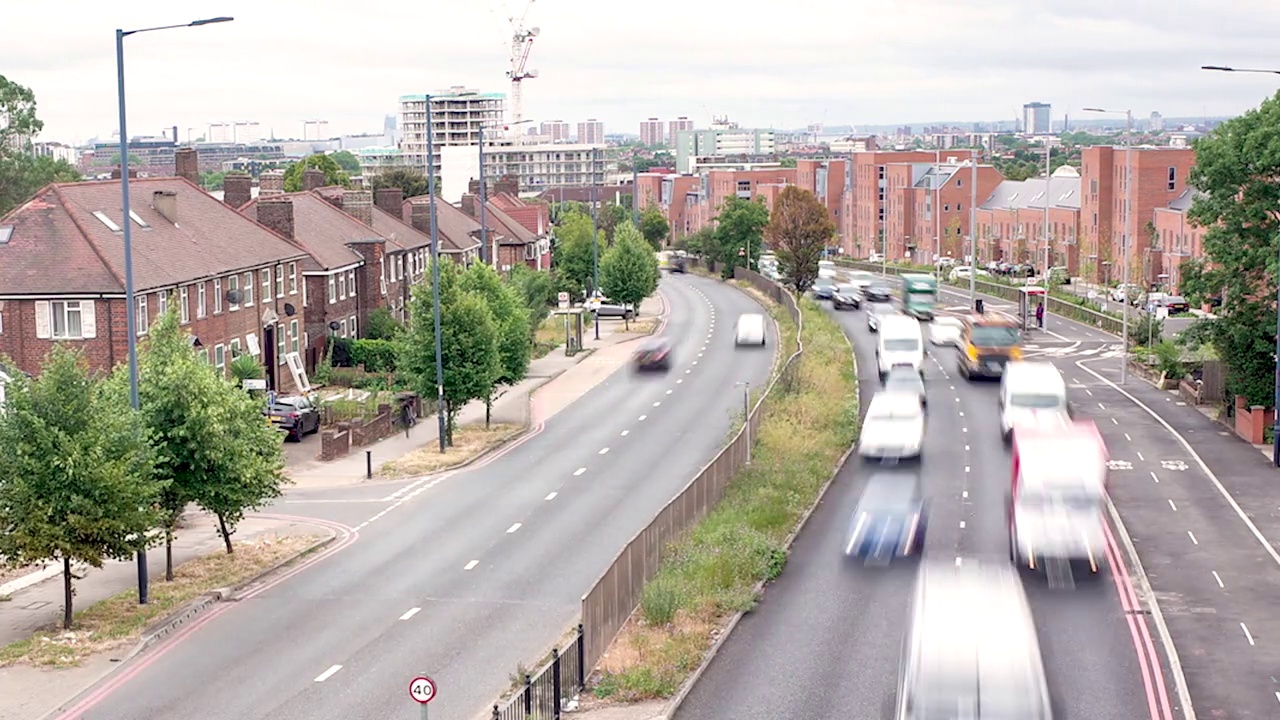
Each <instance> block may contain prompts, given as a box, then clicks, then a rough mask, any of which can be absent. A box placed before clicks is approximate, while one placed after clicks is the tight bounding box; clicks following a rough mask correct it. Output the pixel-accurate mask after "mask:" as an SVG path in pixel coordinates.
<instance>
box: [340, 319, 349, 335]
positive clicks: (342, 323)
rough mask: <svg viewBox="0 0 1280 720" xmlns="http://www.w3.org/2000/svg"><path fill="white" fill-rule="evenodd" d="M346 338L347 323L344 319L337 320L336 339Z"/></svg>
mask: <svg viewBox="0 0 1280 720" xmlns="http://www.w3.org/2000/svg"><path fill="white" fill-rule="evenodd" d="M346 336H347V321H346V320H345V319H344V320H339V321H338V337H341V338H344V337H346Z"/></svg>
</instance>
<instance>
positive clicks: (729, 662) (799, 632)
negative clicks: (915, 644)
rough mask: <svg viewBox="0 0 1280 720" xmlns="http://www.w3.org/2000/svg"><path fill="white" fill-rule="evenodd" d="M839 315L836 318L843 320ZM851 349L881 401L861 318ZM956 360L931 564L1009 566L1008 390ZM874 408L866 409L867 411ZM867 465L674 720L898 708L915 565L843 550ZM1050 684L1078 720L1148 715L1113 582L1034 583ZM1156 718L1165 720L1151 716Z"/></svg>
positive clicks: (941, 414) (935, 488) (874, 713)
mask: <svg viewBox="0 0 1280 720" xmlns="http://www.w3.org/2000/svg"><path fill="white" fill-rule="evenodd" d="M833 312H834V311H833ZM835 315H836V317H837V318H838V319H839V321H840V323H841V324H842V326H843V327H844V329H845V332H846V334H847V335H848V336H849V338H850V340H851V341H852V342H853V344H854V347H855V352H856V355H857V360H858V368H859V370H858V373H859V379H860V384H861V393H862V397H864V398H870V397H871V396H872V395H873V394H874V393H875V392H876V390H878V389H879V381H878V378H877V376H876V371H875V366H876V364H875V354H874V344H873V339H874V335H872V334H871V333H869V332H868V331H867V329H866V319H865V316H864V313H862V312H855V311H843V312H838V313H835ZM948 352H954V351H948V350H947V349H934V351H933V352H932V353H931V355H932V358H931V360H930V361H929V362H928V363H927V367H926V372H925V375H926V380H925V384H926V388H927V389H926V392H927V393H928V399H929V421H928V425H927V430H926V438H925V451H924V456H923V458H922V460H921V463H920V464H919V465H918V466H914V467H913V466H911V465H904V466H900V468H898V469H897V470H896V472H902V473H920V477H921V479H922V481H923V483H924V489H925V493H926V497H928V498H929V499H930V507H931V509H930V522H929V534H928V537H927V538H926V544H925V551H924V552H925V556H926V557H927V558H931V559H935V560H936V559H939V558H941V559H943V560H945V561H947V562H951V561H955V562H957V563H961V562H964V561H967V560H971V559H976V560H982V561H995V562H1008V532H1007V525H1006V520H1005V510H1004V503H1005V493H1006V492H1007V490H1008V487H1009V478H1010V472H1011V470H1010V458H1009V453H1008V451H1007V450H1006V448H1005V447H1004V444H1003V442H1002V440H1001V437H1000V430H999V427H998V419H997V418H998V409H997V392H998V389H999V384H998V383H968V382H965V381H963V380H961V379H959V377H958V376H957V375H956V374H955V373H954V372H953V368H954V361H953V359H952V356H950V355H949V354H948ZM865 405H866V404H865V403H864V408H865ZM868 469H869V468H868V467H867V466H865V465H864V464H863V463H862V462H861V461H860V460H859V459H858V458H857V457H856V456H855V457H852V458H850V460H849V461H848V462H847V463H846V464H845V466H844V467H842V468H841V469H840V470H839V473H838V474H837V477H836V480H835V482H834V483H833V484H832V486H831V488H830V489H829V490H828V492H827V494H826V496H825V497H824V498H823V500H822V502H821V503H820V505H819V507H818V509H817V510H816V511H815V513H814V515H813V516H812V517H811V518H810V520H809V523H808V524H807V525H806V526H805V528H804V530H803V531H802V532H801V533H800V535H799V537H798V538H797V540H796V544H795V545H794V546H793V547H792V551H791V555H790V557H789V559H788V561H787V568H786V571H785V572H784V573H783V574H782V576H781V577H780V578H779V579H778V580H777V581H776V582H775V583H773V584H771V585H770V586H769V587H768V588H767V589H766V591H765V593H764V596H763V598H762V600H761V602H760V604H759V605H758V606H757V607H756V609H754V610H753V611H752V612H750V613H748V614H747V615H746V616H745V617H744V618H743V619H742V621H741V622H740V623H739V624H738V627H737V629H736V630H735V631H734V633H733V634H732V635H731V636H730V637H729V638H728V640H727V641H726V642H725V644H724V645H723V647H722V648H721V650H720V653H719V654H718V655H717V656H716V657H715V659H714V660H713V661H712V662H711V664H710V666H709V667H708V669H707V672H706V673H705V674H704V675H703V677H702V679H701V681H700V682H699V683H698V684H697V685H695V686H694V687H693V689H692V692H691V693H690V694H689V696H688V698H687V699H686V701H685V702H684V704H683V705H682V706H681V707H680V708H679V710H678V712H677V713H676V715H675V718H677V719H683V718H689V719H693V718H699V719H701V718H735V720H736V719H740V718H760V719H761V720H766V719H767V720H774V719H775V718H780V717H795V718H801V717H803V718H815V719H816V718H837V717H839V718H867V719H868V720H870V719H872V718H875V719H877V720H878V719H879V718H882V717H885V715H884V714H883V712H884V709H885V708H886V706H888V707H892V700H893V698H894V697H895V693H896V689H897V679H898V663H899V652H900V648H901V643H902V638H903V634H904V632H905V630H906V622H907V613H906V608H907V607H908V606H909V605H910V600H911V593H912V590H913V588H914V582H915V571H916V567H917V566H916V565H915V564H914V563H911V562H907V563H900V564H896V565H893V566H890V567H888V568H868V567H866V566H864V565H860V564H858V563H850V562H848V561H846V559H845V558H844V557H843V554H842V548H841V545H842V543H843V540H844V536H845V533H846V532H847V531H848V527H849V520H850V518H851V516H852V514H853V511H854V509H855V507H856V506H857V503H858V500H859V498H860V496H861V492H862V488H863V484H864V482H865V480H866V476H867V474H868ZM1027 592H1028V595H1029V600H1030V602H1031V607H1032V612H1033V613H1034V615H1035V618H1036V625H1037V628H1038V631H1039V634H1040V642H1041V651H1042V653H1043V656H1044V663H1045V668H1046V671H1047V673H1048V675H1049V677H1050V678H1052V683H1053V687H1052V689H1053V691H1054V692H1055V694H1057V695H1058V696H1059V697H1061V698H1062V700H1063V701H1064V705H1065V709H1066V711H1067V716H1068V717H1070V718H1089V719H1090V720H1137V719H1138V718H1146V717H1148V716H1149V714H1148V707H1147V700H1146V696H1145V694H1144V692H1143V677H1142V667H1141V665H1140V663H1139V660H1138V657H1137V655H1136V652H1135V648H1134V645H1133V642H1132V640H1131V634H1130V629H1129V618H1128V617H1126V614H1125V612H1124V610H1123V608H1122V605H1121V602H1120V599H1119V596H1118V593H1117V591H1116V589H1115V588H1113V587H1112V586H1111V583H1109V582H1108V583H1106V584H1105V585H1100V586H1083V587H1081V588H1080V589H1079V590H1078V591H1077V592H1074V593H1064V592H1061V591H1050V590H1048V588H1047V587H1046V585H1045V584H1044V583H1043V582H1040V583H1037V582H1028V583H1027ZM1152 717H1159V716H1152Z"/></svg>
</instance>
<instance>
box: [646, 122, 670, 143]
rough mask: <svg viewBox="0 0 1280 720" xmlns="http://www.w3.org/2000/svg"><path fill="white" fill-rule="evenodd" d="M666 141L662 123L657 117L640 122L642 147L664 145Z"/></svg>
mask: <svg viewBox="0 0 1280 720" xmlns="http://www.w3.org/2000/svg"><path fill="white" fill-rule="evenodd" d="M665 140H666V136H665V135H664V134H663V128H662V121H661V120H659V119H658V118H656V117H651V118H649V119H648V120H641V121H640V143H641V144H642V145H662V144H664V141H665Z"/></svg>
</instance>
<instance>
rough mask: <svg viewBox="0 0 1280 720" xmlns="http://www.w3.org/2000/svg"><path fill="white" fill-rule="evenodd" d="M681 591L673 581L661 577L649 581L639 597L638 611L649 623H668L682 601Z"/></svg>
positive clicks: (673, 617) (674, 615) (672, 618)
mask: <svg viewBox="0 0 1280 720" xmlns="http://www.w3.org/2000/svg"><path fill="white" fill-rule="evenodd" d="M683 599H684V598H683V593H681V592H680V588H679V586H678V585H676V583H675V582H673V581H671V580H669V579H667V578H662V579H660V580H658V581H655V582H651V583H649V585H648V586H646V587H645V589H644V595H643V596H642V597H641V598H640V612H641V613H642V614H643V615H644V621H645V622H647V623H649V624H650V625H670V624H671V621H672V620H674V619H675V617H676V611H677V610H679V609H680V605H681V603H682V601H683Z"/></svg>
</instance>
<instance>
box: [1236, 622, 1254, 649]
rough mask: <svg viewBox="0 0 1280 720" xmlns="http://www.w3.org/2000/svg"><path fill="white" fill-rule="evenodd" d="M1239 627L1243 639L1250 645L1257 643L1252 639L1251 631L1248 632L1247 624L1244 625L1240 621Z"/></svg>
mask: <svg viewBox="0 0 1280 720" xmlns="http://www.w3.org/2000/svg"><path fill="white" fill-rule="evenodd" d="M1240 629H1241V630H1243V631H1244V639H1245V640H1248V641H1249V644H1250V645H1257V644H1258V643H1256V642H1254V641H1253V633H1251V632H1249V628H1248V627H1247V626H1245V624H1244V623H1240Z"/></svg>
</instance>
